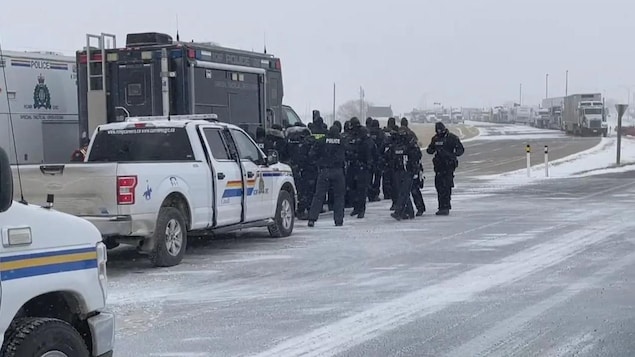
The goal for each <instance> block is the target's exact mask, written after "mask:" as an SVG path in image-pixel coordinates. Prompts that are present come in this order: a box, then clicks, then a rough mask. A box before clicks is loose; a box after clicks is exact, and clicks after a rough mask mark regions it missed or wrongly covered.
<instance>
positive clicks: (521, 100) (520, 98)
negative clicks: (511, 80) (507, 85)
mask: <svg viewBox="0 0 635 357" xmlns="http://www.w3.org/2000/svg"><path fill="white" fill-rule="evenodd" d="M518 105H521V106H522V105H523V84H522V83H521V84H520V93H519V95H518Z"/></svg>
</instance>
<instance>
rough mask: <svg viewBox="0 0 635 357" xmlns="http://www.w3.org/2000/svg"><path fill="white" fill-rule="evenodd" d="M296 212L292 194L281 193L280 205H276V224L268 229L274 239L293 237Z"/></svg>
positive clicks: (279, 196)
mask: <svg viewBox="0 0 635 357" xmlns="http://www.w3.org/2000/svg"><path fill="white" fill-rule="evenodd" d="M294 211H295V209H294V204H293V198H292V197H291V194H290V193H289V192H287V191H280V194H279V195H278V204H277V205H276V215H275V217H274V219H273V220H274V223H273V224H271V225H269V227H268V228H269V234H270V235H271V237H272V238H282V237H288V236H290V235H291V232H293V225H294V223H295V214H294Z"/></svg>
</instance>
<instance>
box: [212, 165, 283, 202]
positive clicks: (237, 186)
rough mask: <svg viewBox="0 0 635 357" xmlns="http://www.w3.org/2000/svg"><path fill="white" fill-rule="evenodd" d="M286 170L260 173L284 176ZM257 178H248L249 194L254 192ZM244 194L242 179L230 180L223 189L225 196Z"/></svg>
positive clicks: (267, 175)
mask: <svg viewBox="0 0 635 357" xmlns="http://www.w3.org/2000/svg"><path fill="white" fill-rule="evenodd" d="M284 174H285V173H284V172H279V171H263V172H261V173H260V176H262V177H277V176H283V175H284ZM256 181H257V178H254V179H250V180H247V185H246V186H247V187H246V188H247V196H251V195H253V193H254V188H255V187H256ZM242 194H243V182H242V181H241V180H236V181H229V182H227V185H226V186H225V191H223V198H231V197H240V196H242Z"/></svg>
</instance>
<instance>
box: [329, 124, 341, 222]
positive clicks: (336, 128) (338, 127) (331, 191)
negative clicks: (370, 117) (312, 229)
mask: <svg viewBox="0 0 635 357" xmlns="http://www.w3.org/2000/svg"><path fill="white" fill-rule="evenodd" d="M333 128H335V129H333ZM331 129H332V130H336V131H337V133H338V134H340V139H342V140H343V139H344V138H342V135H341V134H342V123H341V122H340V121H339V120H336V121H334V122H333V125H332V126H331ZM331 129H329V131H330V130H331ZM342 145H343V146H344V151H346V145H344V144H342ZM345 162H346V161H345ZM345 167H346V165H345V164H344V165H343V166H342V170H343V171H342V172H344V192H346V172H345V171H346V170H345ZM344 197H346V194H344ZM327 202H328V208H329V211H332V210H333V204H334V202H335V201H334V197H333V188H329V192H328V197H327Z"/></svg>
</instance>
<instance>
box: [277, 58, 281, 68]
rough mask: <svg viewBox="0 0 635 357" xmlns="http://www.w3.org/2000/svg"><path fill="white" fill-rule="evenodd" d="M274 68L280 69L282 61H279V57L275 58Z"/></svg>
mask: <svg viewBox="0 0 635 357" xmlns="http://www.w3.org/2000/svg"><path fill="white" fill-rule="evenodd" d="M276 69H282V63H280V59H277V60H276Z"/></svg>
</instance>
